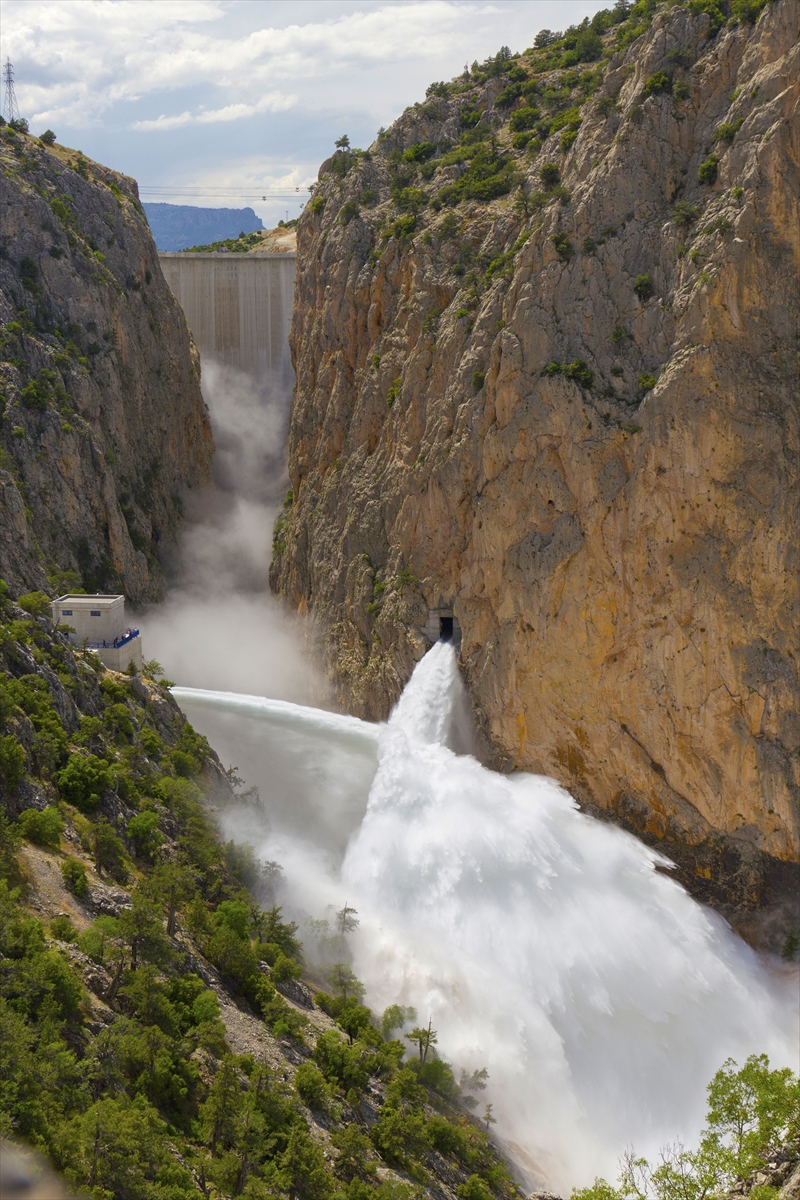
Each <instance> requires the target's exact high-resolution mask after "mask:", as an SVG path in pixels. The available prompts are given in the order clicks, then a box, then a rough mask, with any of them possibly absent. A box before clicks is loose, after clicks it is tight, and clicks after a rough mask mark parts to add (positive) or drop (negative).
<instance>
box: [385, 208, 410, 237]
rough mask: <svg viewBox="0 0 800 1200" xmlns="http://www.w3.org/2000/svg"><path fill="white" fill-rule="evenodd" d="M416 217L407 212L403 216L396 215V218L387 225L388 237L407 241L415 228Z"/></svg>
mask: <svg viewBox="0 0 800 1200" xmlns="http://www.w3.org/2000/svg"><path fill="white" fill-rule="evenodd" d="M416 226H417V218H416V217H415V215H414V214H413V213H409V214H408V215H407V216H405V217H398V218H397V220H396V221H395V222H394V223H393V224H392V225H390V226H389V229H388V234H389V237H394V238H397V240H398V242H407V241H409V240H410V238H411V235H412V233H413V232H414V230H415V229H416Z"/></svg>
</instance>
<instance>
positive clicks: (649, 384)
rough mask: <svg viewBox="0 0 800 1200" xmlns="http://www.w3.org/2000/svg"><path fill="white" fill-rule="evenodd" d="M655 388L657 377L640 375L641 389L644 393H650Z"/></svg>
mask: <svg viewBox="0 0 800 1200" xmlns="http://www.w3.org/2000/svg"><path fill="white" fill-rule="evenodd" d="M655 386H656V377H655V375H646V374H644V375H640V376H639V387H640V388H641V389H642V390H643V391H645V392H649V391H650V390H651V388H654V387H655Z"/></svg>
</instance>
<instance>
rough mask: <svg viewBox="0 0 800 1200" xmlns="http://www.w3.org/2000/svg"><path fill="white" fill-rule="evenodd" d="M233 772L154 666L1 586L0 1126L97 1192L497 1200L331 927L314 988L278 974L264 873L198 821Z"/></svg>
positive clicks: (136, 1196) (168, 1198)
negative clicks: (142, 672)
mask: <svg viewBox="0 0 800 1200" xmlns="http://www.w3.org/2000/svg"><path fill="white" fill-rule="evenodd" d="M26 603H27V602H26ZM29 607H31V605H30V604H29ZM38 607H39V608H42V607H44V608H46V605H39V606H38ZM232 780H233V781H235V780H236V776H235V772H234V771H229V772H227V773H226V772H225V771H223V769H222V766H221V764H220V762H219V759H218V758H217V756H216V755H215V754H214V752H213V751H212V750H211V749H210V748H209V746H208V744H207V742H206V741H205V739H204V738H202V737H200V736H199V735H198V734H197V733H196V732H195V731H194V730H193V729H192V727H191V726H190V725H189V724H188V722H187V721H186V720H185V718H184V716H183V714H182V713H181V712H180V711H179V709H178V707H177V705H176V703H175V701H174V700H173V699H172V697H171V695H170V693H169V692H168V690H167V688H166V687H165V686H164V685H163V684H159V683H158V682H156V680H154V679H151V678H149V677H144V678H129V677H128V676H126V675H120V674H117V673H115V672H111V671H106V670H104V669H103V667H102V665H101V664H100V662H99V661H98V660H97V658H96V656H95V655H93V654H92V653H91V652H88V653H86V654H82V653H81V652H78V651H76V650H75V648H74V647H72V646H70V645H69V643H68V642H67V641H66V639H65V637H64V636H63V635H62V634H60V633H58V632H56V631H55V630H54V628H53V626H52V623H51V621H50V620H49V618H48V617H46V616H44V615H41V613H40V614H39V615H36V613H35V612H34V613H32V612H29V611H28V609H26V608H22V607H19V606H17V605H15V604H12V603H9V602H8V600H7V597H6V594H5V590H4V589H2V588H0V1080H2V1086H0V1137H2V1138H3V1139H4V1138H6V1137H8V1136H10V1135H12V1134H13V1136H14V1137H17V1138H20V1139H22V1140H23V1141H24V1142H27V1143H28V1144H29V1145H30V1144H33V1145H35V1146H36V1147H37V1148H38V1149H39V1150H40V1151H42V1152H44V1153H45V1154H46V1155H47V1157H48V1158H49V1160H50V1163H51V1164H52V1165H53V1166H55V1167H57V1168H58V1169H59V1171H61V1172H63V1173H64V1174H65V1176H66V1179H67V1181H68V1182H69V1184H70V1185H71V1187H72V1188H73V1189H74V1190H75V1191H76V1192H79V1193H80V1194H81V1195H89V1194H91V1195H92V1196H93V1197H95V1198H96V1200H198V1198H199V1197H201V1196H202V1197H205V1200H211V1198H212V1197H213V1198H215V1200H230V1198H231V1197H234V1196H240V1195H245V1196H247V1197H248V1198H249V1200H270V1198H274V1197H278V1196H288V1197H289V1198H290V1200H291V1198H294V1200H389V1198H391V1200H427V1198H430V1200H458V1197H459V1196H461V1197H463V1196H464V1195H467V1196H468V1197H470V1198H471V1200H489V1198H490V1197H496V1200H514V1198H515V1197H517V1198H518V1197H519V1195H520V1193H519V1190H518V1188H517V1186H516V1185H515V1184H514V1183H513V1181H512V1180H511V1178H510V1175H509V1172H508V1170H507V1169H506V1167H505V1166H504V1165H503V1164H502V1162H501V1161H500V1160H499V1158H498V1155H497V1153H496V1152H495V1150H494V1149H493V1148H492V1147H491V1145H490V1143H489V1139H488V1136H487V1130H486V1129H484V1128H482V1126H481V1123H480V1122H479V1121H478V1120H477V1119H476V1118H475V1117H473V1116H471V1115H470V1114H469V1113H468V1112H467V1110H466V1108H465V1107H464V1105H465V1104H468V1103H469V1098H468V1096H467V1095H466V1094H465V1093H464V1092H462V1090H461V1088H460V1087H459V1085H457V1084H456V1082H455V1079H454V1077H453V1075H452V1072H451V1071H450V1070H449V1069H447V1067H446V1066H445V1064H444V1063H442V1062H440V1061H439V1060H438V1059H436V1061H435V1068H434V1062H433V1059H434V1057H435V1056H434V1055H431V1061H430V1062H429V1063H428V1064H427V1065H428V1072H427V1074H426V1073H425V1071H424V1066H423V1064H421V1063H420V1064H419V1065H418V1064H417V1062H416V1061H415V1060H414V1058H413V1053H412V1062H411V1065H410V1066H409V1065H404V1064H403V1061H402V1060H403V1059H404V1056H405V1053H406V1050H407V1049H408V1043H407V1042H404V1041H403V1040H402V1039H400V1040H398V1039H395V1038H393V1036H392V1035H393V1033H395V1032H397V1033H398V1035H399V1033H401V1032H402V1026H403V1023H404V1020H405V1019H406V1018H407V1017H408V1015H409V1010H398V1009H397V1008H396V1006H395V1010H394V1015H395V1019H394V1024H393V1025H392V1024H391V1021H390V1022H389V1024H388V1025H387V1024H386V1021H385V1020H384V1021H383V1022H382V1023H381V1022H380V1021H379V1020H378V1019H377V1018H376V1017H373V1015H372V1014H371V1013H370V1012H369V1010H368V1009H366V1008H365V1007H363V1006H362V1005H361V1004H360V1003H359V1002H358V996H359V993H358V987H359V985H358V981H357V980H356V979H355V976H354V975H353V974H352V972H351V971H350V969H349V967H347V966H346V961H347V959H348V949H347V939H346V937H345V936H344V934H342V935H341V936H338V937H336V936H334V937H332V938H330V939H329V941H330V943H331V945H332V946H335V948H336V953H337V954H340V955H341V956H342V958H343V960H344V961H342V962H340V963H339V964H338V972H339V974H338V975H336V976H334V975H333V973H332V974H331V977H330V983H331V985H332V988H333V990H334V991H335V995H334V996H330V995H325V994H324V993H321V992H318V991H317V990H316V988H314V992H315V994H314V995H312V988H311V987H309V986H307V985H306V984H305V983H302V982H301V981H300V979H299V978H298V977H299V976H300V975H301V973H302V967H301V963H300V961H299V959H300V954H301V951H302V946H301V943H300V941H299V939H298V937H296V936H295V935H296V934H297V933H298V927H297V925H296V924H294V923H293V922H289V921H287V920H285V919H282V916H281V909H280V908H276V907H275V892H274V889H275V887H276V886H278V880H279V876H280V869H279V868H278V867H277V865H276V864H275V863H271V864H261V863H259V861H258V860H257V858H256V856H255V854H254V852H253V850H252V848H251V847H248V846H246V845H241V844H239V845H236V844H234V842H232V841H231V842H228V843H227V844H223V843H222V841H221V839H220V837H219V833H218V831H217V828H216V824H215V816H216V813H217V812H218V811H219V809H220V808H222V807H223V806H229V805H231V804H232V803H236V797H235V795H234V793H233V789H232ZM238 782H241V781H238ZM239 800H240V801H241V800H242V797H240V798H239ZM248 803H251V804H252V803H253V799H252V795H251V796H250V800H249V801H248ZM348 911H349V913H350V914H351V917H350V919H351V920H352V919H353V918H352V913H353V912H354V910H352V909H350V910H348ZM317 924H318V925H319V922H317ZM334 970H337V968H334ZM337 983H338V985H339V986H338V987H337ZM312 986H313V984H312ZM348 996H349V999H348ZM398 1012H399V1018H398V1017H397V1013H398ZM388 1016H389V1017H392V1010H391V1009H390V1010H389V1013H388ZM379 1025H380V1027H381V1029H382V1030H383V1033H381V1032H380V1031H379V1028H378V1026H379ZM384 1035H385V1036H384ZM412 1068H413V1069H412ZM466 1086H467V1088H468V1090H469V1088H470V1085H469V1084H467V1085H466ZM476 1086H477V1088H478V1089H479V1090H480V1087H481V1081H480V1079H479V1080H478V1081H477V1084H476ZM0 1157H2V1158H3V1159H4V1162H3V1171H4V1172H5V1171H6V1170H7V1168H8V1161H7V1152H6V1147H5V1144H4V1142H3V1141H0ZM354 1181H355V1182H354ZM10 1183H11V1181H9V1179H8V1176H7V1175H6V1174H0V1196H2V1197H3V1200H11V1197H13V1196H14V1195H17V1194H25V1195H28V1193H29V1192H31V1191H32V1189H30V1188H28V1189H26V1188H22V1186H20V1191H19V1193H17V1192H15V1191H14V1190H12V1188H11V1186H10ZM464 1187H466V1188H467V1192H466V1193H465V1192H464V1191H463V1188H464ZM490 1188H491V1190H490ZM459 1189H462V1190H459ZM32 1194H33V1195H34V1196H36V1195H37V1194H41V1193H37V1192H32ZM45 1194H46V1195H47V1196H48V1200H56V1197H57V1196H58V1195H59V1194H60V1193H59V1191H55V1190H54V1191H51V1192H49V1193H48V1192H46V1193H45Z"/></svg>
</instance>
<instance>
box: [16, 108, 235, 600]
mask: <svg viewBox="0 0 800 1200" xmlns="http://www.w3.org/2000/svg"><path fill="white" fill-rule="evenodd" d="M0 135H1V136H0V167H1V168H2V170H1V171H0V205H2V210H1V211H2V231H1V233H0V322H2V327H0V360H2V361H0V394H2V408H3V413H2V419H1V420H0V446H1V447H2V449H0V468H2V469H1V470H0V574H2V576H3V577H4V578H5V579H6V581H7V582H8V583H9V585H10V586H11V588H12V590H13V591H15V592H20V591H27V590H30V589H33V588H42V589H45V590H47V589H50V590H52V588H59V587H63V586H73V587H74V586H76V585H77V583H78V582H82V583H83V584H84V586H85V587H86V588H87V589H88V590H89V591H95V590H108V589H113V590H117V589H122V590H124V591H125V593H126V594H127V595H128V596H129V597H130V598H131V599H132V600H134V601H142V600H152V599H154V598H156V597H157V596H158V595H159V593H160V591H161V587H162V574H161V566H160V556H161V555H163V552H164V551H165V549H167V548H168V547H169V544H170V542H171V541H172V540H173V539H174V537H175V533H176V529H177V526H178V524H179V521H180V515H181V510H182V503H183V493H184V491H185V489H186V488H187V487H192V486H193V485H195V484H203V483H207V482H209V480H210V463H211V453H212V449H213V447H212V440H211V430H210V425H209V420H208V415H207V412H206V409H205V405H204V403H203V399H202V397H201V394H200V386H199V378H198V368H199V360H198V359H197V357H196V355H195V356H194V357H195V361H194V362H193V359H192V355H193V351H192V347H191V344H190V340H189V335H188V332H187V329H186V322H185V320H184V317H183V314H182V312H181V310H180V307H179V305H178V303H177V301H176V300H175V299H174V298H173V296H172V294H171V293H170V291H169V289H168V288H167V286H166V283H165V282H164V279H163V277H162V274H161V270H160V268H159V265H158V256H157V253H156V249H155V245H154V244H153V240H152V238H151V236H150V231H149V229H148V227H147V222H146V220H145V217H144V213H143V211H142V208H141V205H140V203H139V198H138V193H137V188H136V184H135V182H134V181H133V180H132V179H128V178H126V177H124V176H121V175H118V174H115V173H114V172H113V171H110V170H107V169H106V168H105V167H102V166H99V165H98V164H97V163H94V162H90V161H89V160H88V159H86V158H84V157H83V155H81V154H80V153H76V152H75V151H71V150H67V149H65V148H64V147H62V146H58V145H46V144H42V143H41V142H40V141H39V140H38V139H37V138H34V137H30V136H28V135H26V134H24V133H18V132H15V131H14V130H12V129H10V128H8V127H5V128H3V129H2V130H0ZM65 572H66V573H67V574H65Z"/></svg>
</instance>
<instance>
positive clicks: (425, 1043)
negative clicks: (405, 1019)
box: [406, 1021, 439, 1067]
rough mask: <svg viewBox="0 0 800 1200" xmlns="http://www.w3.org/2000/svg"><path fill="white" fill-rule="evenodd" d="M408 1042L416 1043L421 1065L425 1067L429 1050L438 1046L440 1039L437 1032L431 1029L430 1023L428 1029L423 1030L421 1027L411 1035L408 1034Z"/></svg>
mask: <svg viewBox="0 0 800 1200" xmlns="http://www.w3.org/2000/svg"><path fill="white" fill-rule="evenodd" d="M406 1040H407V1041H409V1042H416V1044H417V1048H418V1050H419V1061H420V1065H421V1066H423V1067H424V1066H425V1062H426V1060H427V1058H428V1052H429V1050H431V1048H432V1047H433V1046H435V1045H436V1043H437V1042H438V1040H439V1038H438V1035H437V1033H436V1030H435V1029H431V1022H430V1021H428V1028H427V1029H422V1028H420V1027H419V1026H418V1027H417V1028H416V1029H412V1030H411V1033H407V1034H406Z"/></svg>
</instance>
